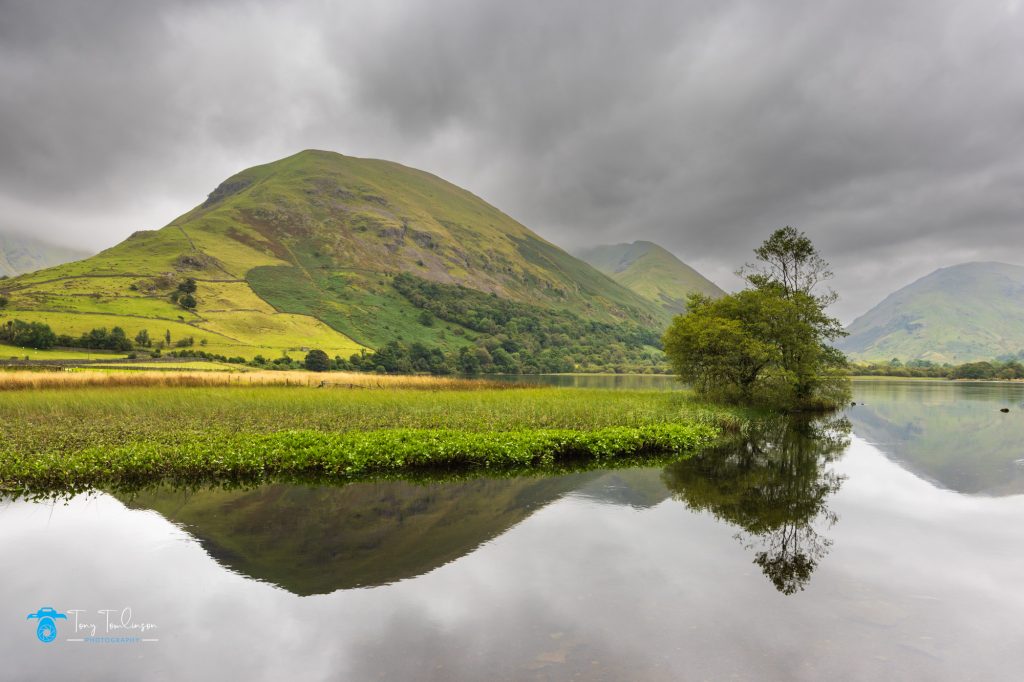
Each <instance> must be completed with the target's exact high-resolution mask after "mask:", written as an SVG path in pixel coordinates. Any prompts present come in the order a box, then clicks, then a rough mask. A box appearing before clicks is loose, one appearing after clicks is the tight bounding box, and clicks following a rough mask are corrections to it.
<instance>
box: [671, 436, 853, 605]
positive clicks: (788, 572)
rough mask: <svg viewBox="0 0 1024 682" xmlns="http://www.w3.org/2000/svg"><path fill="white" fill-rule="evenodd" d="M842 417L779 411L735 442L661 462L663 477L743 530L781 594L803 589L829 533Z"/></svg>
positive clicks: (699, 506) (679, 493) (691, 501)
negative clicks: (823, 531) (788, 415)
mask: <svg viewBox="0 0 1024 682" xmlns="http://www.w3.org/2000/svg"><path fill="white" fill-rule="evenodd" d="M848 433H849V423H848V422H846V420H845V419H835V418H832V419H822V420H817V421H807V420H798V419H792V420H790V419H778V420H774V421H769V422H765V423H762V424H758V425H757V426H756V428H754V429H752V432H751V433H750V434H747V437H746V438H747V439H746V440H745V441H739V442H735V443H733V444H731V445H728V446H723V447H721V448H717V449H715V450H711V451H709V452H705V453H702V454H700V455H697V456H696V457H693V458H691V459H687V460H682V461H679V462H674V463H673V464H670V465H669V466H667V467H666V468H665V472H664V476H663V478H664V481H665V485H667V486H668V488H669V489H670V490H671V491H672V492H673V493H674V494H675V497H676V499H678V500H680V501H682V502H684V503H686V505H687V506H689V507H690V508H691V509H694V510H698V511H710V512H711V513H712V514H714V515H715V516H716V517H717V518H719V519H721V520H723V521H727V522H729V523H731V524H734V525H736V526H738V527H740V528H741V529H743V531H745V532H746V533H747V536H748V537H747V539H746V541H747V544H748V546H749V547H750V548H751V549H754V550H755V556H754V563H756V564H757V565H758V566H760V568H761V570H762V571H763V572H764V574H765V576H767V577H768V579H769V580H771V581H772V584H773V585H775V587H776V589H778V590H779V591H780V592H782V593H783V594H793V593H795V592H797V591H798V590H802V589H803V588H804V586H805V585H806V584H807V582H808V581H809V580H810V578H811V574H812V573H813V572H814V569H815V568H816V566H817V564H818V562H819V561H820V560H821V559H822V558H824V556H825V554H826V553H827V552H828V547H829V546H830V544H831V541H830V540H828V539H827V538H825V537H823V536H821V535H820V534H819V533H818V532H817V531H816V530H815V527H814V524H815V523H822V522H823V523H825V524H827V525H831V524H833V523H835V521H836V517H835V515H834V514H833V513H832V512H831V511H829V509H828V507H827V506H826V501H827V499H828V497H829V496H830V495H832V494H833V493H835V492H836V491H837V490H838V489H839V486H840V484H841V482H842V481H841V479H840V478H839V477H838V476H836V474H835V473H833V472H831V471H828V470H827V464H828V463H830V462H832V461H833V460H834V459H835V458H836V457H837V456H839V454H840V453H841V452H842V451H843V450H844V449H845V448H846V446H847V444H848V440H847V438H846V435H847V434H848Z"/></svg>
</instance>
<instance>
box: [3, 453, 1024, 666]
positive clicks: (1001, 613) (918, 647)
mask: <svg viewBox="0 0 1024 682" xmlns="http://www.w3.org/2000/svg"><path fill="white" fill-rule="evenodd" d="M829 468H830V469H831V470H834V471H835V472H836V473H837V474H840V475H845V476H847V480H846V482H845V483H844V485H843V487H842V489H841V490H839V492H837V493H836V494H835V495H834V496H833V497H832V498H830V501H829V506H830V508H832V510H833V511H834V512H836V513H837V514H838V516H839V517H840V518H841V522H840V523H838V524H837V525H836V526H834V527H833V528H832V529H831V530H830V531H829V535H830V537H831V538H832V539H833V540H834V545H833V547H832V551H831V554H830V555H829V557H828V560H827V561H824V562H822V563H821V565H820V566H819V568H818V569H817V571H816V572H815V575H814V577H813V579H812V580H811V581H810V583H809V585H808V586H807V589H806V591H804V592H802V593H799V594H796V595H794V596H791V597H784V596H782V595H780V594H778V593H777V592H776V591H775V589H774V588H773V586H772V585H771V584H770V583H769V582H768V581H766V580H765V579H764V577H763V576H762V575H761V572H760V570H759V569H758V568H757V566H754V565H753V564H752V563H751V555H750V553H749V552H748V551H747V550H745V549H744V547H743V546H742V545H741V544H740V543H737V542H736V541H735V540H734V539H733V534H734V532H735V527H734V526H732V525H731V524H729V523H726V522H723V521H719V520H716V518H715V517H714V516H713V515H712V514H711V513H710V512H702V513H695V512H691V511H689V510H688V509H687V507H686V506H685V505H683V504H681V503H679V502H675V501H672V500H666V501H664V502H662V503H660V504H657V505H656V506H654V507H652V508H649V509H643V510H641V509H634V508H630V507H622V506H613V505H608V504H595V503H593V502H592V501H589V500H587V499H586V498H582V497H569V498H563V499H561V500H559V501H557V502H555V503H553V504H552V505H550V506H548V507H546V508H544V509H541V510H540V511H538V512H537V513H535V514H534V515H533V516H531V517H530V518H528V519H527V520H526V521H524V522H523V523H521V524H520V525H518V526H516V527H515V528H513V529H512V530H510V531H509V532H507V533H505V534H503V535H501V536H500V537H497V538H495V539H494V540H492V541H491V542H489V543H487V544H485V545H483V546H482V547H480V548H478V549H477V550H476V551H474V552H472V553H470V554H468V555H466V556H464V557H462V558H460V559H458V560H456V561H454V562H452V563H451V564H448V565H446V566H443V567H441V568H438V569H436V570H434V571H432V572H430V573H427V574H425V575H423V576H420V577H419V578H416V579H413V580H407V581H403V582H400V583H397V584H394V585H389V586H384V587H377V588H371V589H358V590H349V591H339V592H335V593H333V594H330V595H323V596H316V597H303V598H299V597H295V596H293V595H291V594H289V593H287V592H285V591H284V590H281V589H278V588H275V587H272V586H270V585H266V584H261V583H256V582H254V581H252V580H248V579H246V578H244V577H243V576H239V575H235V574H232V573H230V572H227V571H225V570H224V569H223V568H221V567H220V566H219V565H218V564H216V563H215V562H214V561H212V560H211V559H210V558H209V557H208V556H207V555H206V554H205V553H204V552H203V551H202V550H201V548H200V547H199V546H198V545H197V544H196V543H194V542H182V541H181V540H182V538H185V537H186V536H185V535H184V534H183V532H182V531H180V530H178V529H176V528H174V527H173V526H171V525H170V524H168V523H166V522H165V521H163V520H162V519H161V518H160V517H158V516H156V515H154V514H151V513H138V512H130V511H128V510H125V509H124V508H123V507H122V506H121V505H120V504H119V503H117V502H116V501H113V500H111V499H109V498H102V499H100V500H94V501H91V502H89V503H87V504H82V503H79V502H78V501H76V502H73V503H72V504H71V505H70V506H67V507H64V506H61V505H57V506H55V507H53V509H52V517H51V516H50V513H51V510H50V508H49V507H48V506H36V507H33V506H31V505H26V504H20V503H19V504H15V505H11V506H8V507H6V508H4V509H3V510H2V511H0V513H2V514H3V516H2V519H0V520H2V521H3V523H0V545H2V546H4V547H17V548H18V555H19V556H18V562H17V564H14V563H13V562H12V561H11V560H10V555H6V556H5V557H4V558H3V559H2V560H0V561H2V563H0V603H2V604H4V605H5V607H7V608H5V611H8V613H7V614H4V615H2V617H0V656H2V657H3V660H5V661H15V662H16V666H15V669H16V670H30V671H31V670H45V671H46V674H47V676H51V677H53V676H60V675H61V674H65V675H70V676H72V677H78V678H83V677H84V678H88V677H96V676H98V674H99V673H100V672H101V671H103V672H107V673H108V674H114V676H130V675H135V676H143V675H145V674H146V673H150V675H151V676H153V677H157V678H159V677H161V675H160V674H153V673H154V671H164V674H163V676H165V677H189V676H193V677H195V676H199V677H215V676H224V675H230V676H231V677H233V678H239V679H282V678H286V679H287V678H299V677H302V678H305V679H325V678H342V679H365V678H368V677H372V678H376V677H377V676H378V675H380V674H384V675H385V676H386V677H391V678H393V679H409V678H415V679H428V680H429V679H438V680H441V679H445V680H447V679H483V678H487V679H523V678H526V679H532V678H541V679H567V678H570V677H572V676H573V675H574V674H577V673H578V674H580V675H581V676H584V677H587V678H590V679H601V677H602V676H603V677H605V678H606V679H636V680H648V679H659V680H660V679H665V680H669V679H679V678H684V677H685V678H696V679H700V678H712V679H722V678H728V677H730V676H733V675H736V676H739V677H746V678H757V679H772V678H774V679H787V680H800V679H804V680H816V679H822V678H826V677H833V678H842V679H863V678H872V677H873V678H878V679H893V678H904V679H920V678H929V679H963V678H966V677H977V678H983V679H997V678H1005V677H1006V676H1007V672H1008V671H1011V670H1014V671H1015V670H1018V669H1019V668H1020V666H1021V665H1024V655H1022V654H1021V652H1020V650H1019V647H1018V645H1019V641H1020V638H1021V636H1022V635H1024V633H1022V628H1021V626H1020V622H1021V620H1022V616H1024V590H1017V589H1016V586H1017V585H1018V584H1019V576H1021V575H1024V557H1021V553H1020V552H1019V551H1018V549H1019V548H1020V547H1021V546H1024V527H1022V524H1020V519H1021V518H1024V496H1016V497H1005V498H995V499H993V498H984V497H967V496H963V495H959V494H956V493H953V492H951V491H947V490H941V489H938V488H936V487H934V486H932V485H931V484H929V483H927V482H925V481H922V480H920V479H918V478H916V477H914V476H913V475H912V474H910V473H908V472H907V471H905V470H903V469H901V468H900V467H899V466H897V465H895V464H893V463H892V462H890V461H888V460H887V459H886V458H885V457H884V456H883V455H882V454H881V453H880V452H879V451H878V450H876V449H875V448H873V447H872V446H870V445H868V444H867V443H866V442H864V441H863V440H861V439H858V438H855V439H854V441H853V443H852V445H851V446H850V448H849V451H848V453H847V454H846V455H845V456H844V457H842V458H841V459H839V460H838V461H837V462H835V463H833V464H830V465H829ZM84 557H88V558H87V559H86V558H84ZM27 566H31V567H32V569H31V570H29V569H26V567H27ZM43 595H45V596H43ZM40 599H42V600H43V601H45V602H49V601H52V602H53V604H52V605H54V606H57V607H63V606H64V605H66V604H70V605H72V606H74V605H76V604H82V605H83V606H84V607H85V608H101V607H104V606H110V605H114V606H116V605H118V604H120V603H122V602H125V603H127V604H130V605H131V606H132V607H133V608H135V609H136V612H137V613H138V614H140V616H144V617H146V618H147V619H149V620H152V621H153V622H156V623H157V624H158V625H160V627H161V632H160V636H161V638H162V641H161V642H160V643H159V645H158V647H159V648H157V647H156V646H154V647H153V648H150V649H146V650H145V651H144V652H143V658H141V659H139V660H137V659H136V658H135V656H136V655H137V652H138V651H139V650H137V649H127V650H120V649H104V650H102V652H97V651H95V650H91V651H89V652H88V656H83V655H82V653H81V652H76V651H74V650H71V649H69V648H64V649H57V648H51V649H49V650H46V651H43V650H42V649H39V648H32V647H27V646H25V645H23V644H22V642H26V641H28V639H31V638H33V637H34V635H33V633H32V632H31V631H30V629H28V630H26V629H25V627H24V622H23V617H24V613H28V612H29V611H33V610H35V609H36V608H38V607H39V606H40V605H41V604H42V603H43V601H40ZM37 602H39V603H37ZM22 606H25V608H22ZM12 609H13V611H16V612H17V615H20V618H17V617H14V616H11V615H10V612H11V610H12ZM22 612H24V613H22ZM26 638H28V639H26ZM595 662H596V663H595Z"/></svg>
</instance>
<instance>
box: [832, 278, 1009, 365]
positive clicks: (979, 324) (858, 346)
mask: <svg viewBox="0 0 1024 682" xmlns="http://www.w3.org/2000/svg"><path fill="white" fill-rule="evenodd" d="M847 331H849V332H850V335H849V336H848V337H846V338H845V339H843V340H842V342H841V343H840V344H838V345H839V348H840V349H842V350H843V351H845V352H846V353H847V354H848V355H850V356H851V357H853V358H854V359H858V360H889V359H891V358H899V359H900V360H915V359H918V360H932V361H934V362H950V363H954V364H956V363H962V362H970V361H973V360H985V359H992V358H994V357H997V356H1000V355H1004V354H1011V353H1016V352H1018V351H1020V350H1021V349H1024V267H1020V266H1017V265H1007V264H1005V263H964V264H962V265H955V266H952V267H948V268H942V269H940V270H936V271H935V272H933V273H931V274H930V275H928V276H926V277H923V278H921V279H919V280H917V281H916V282H914V283H912V284H910V285H908V286H906V287H903V288H902V289H900V290H899V291H896V292H894V293H892V294H890V295H889V296H888V297H887V298H886V299H885V300H884V301H882V302H881V303H879V304H878V305H877V306H875V307H874V308H872V309H871V310H869V311H868V312H867V313H865V314H864V315H862V316H861V317H859V318H857V319H856V320H854V321H853V323H851V324H850V326H849V327H848V328H847Z"/></svg>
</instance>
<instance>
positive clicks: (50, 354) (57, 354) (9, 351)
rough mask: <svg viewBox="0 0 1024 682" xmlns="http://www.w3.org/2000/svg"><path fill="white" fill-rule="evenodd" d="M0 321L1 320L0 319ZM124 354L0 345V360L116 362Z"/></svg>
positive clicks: (124, 355) (124, 354)
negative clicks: (108, 359)
mask: <svg viewBox="0 0 1024 682" xmlns="http://www.w3.org/2000/svg"><path fill="white" fill-rule="evenodd" d="M0 319H2V318H0ZM126 355H127V354H126V353H114V352H110V351H86V350H63V349H60V350H36V349H34V348H20V347H18V346H8V345H7V344H4V343H0V360H7V359H17V360H24V359H25V358H28V359H29V360H103V359H105V358H110V359H111V360H116V359H119V358H123V357H126Z"/></svg>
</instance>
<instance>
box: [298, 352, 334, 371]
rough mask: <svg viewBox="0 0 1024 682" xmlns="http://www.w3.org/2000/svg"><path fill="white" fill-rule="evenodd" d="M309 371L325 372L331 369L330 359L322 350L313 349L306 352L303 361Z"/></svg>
mask: <svg viewBox="0 0 1024 682" xmlns="http://www.w3.org/2000/svg"><path fill="white" fill-rule="evenodd" d="M303 364H304V365H305V367H306V369H308V370H309V371H310V372H326V371H327V370H329V369H331V359H330V358H329V357H327V353H325V352H323V351H322V350H318V349H315V348H314V349H313V350H311V351H309V352H308V353H306V359H305V361H304V363H303Z"/></svg>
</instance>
